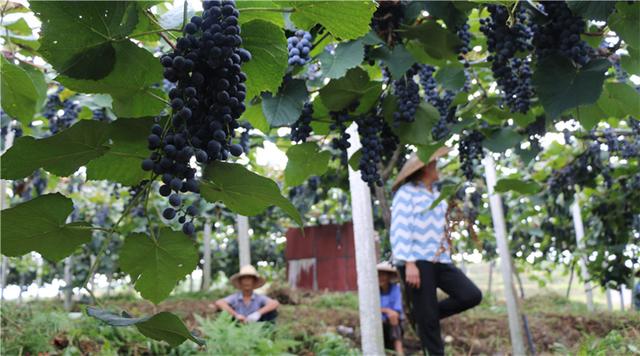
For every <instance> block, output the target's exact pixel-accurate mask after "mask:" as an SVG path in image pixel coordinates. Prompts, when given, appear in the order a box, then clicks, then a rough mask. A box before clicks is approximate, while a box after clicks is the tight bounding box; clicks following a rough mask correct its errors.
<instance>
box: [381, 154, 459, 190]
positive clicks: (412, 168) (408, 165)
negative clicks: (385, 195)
mask: <svg viewBox="0 0 640 356" xmlns="http://www.w3.org/2000/svg"><path fill="white" fill-rule="evenodd" d="M449 151H451V149H450V148H449V147H446V146H443V147H440V148H438V149H437V150H436V151H435V152H434V153H433V154H432V155H431V157H429V161H427V162H424V161H423V160H421V159H420V157H418V155H417V154H416V153H413V154H412V155H411V157H409V159H408V160H407V162H405V164H404V166H402V169H401V170H400V173H398V176H397V177H396V180H395V181H394V182H393V185H392V186H391V190H392V191H394V192H395V191H396V190H398V188H400V186H401V185H402V184H403V183H404V182H405V180H406V179H407V178H409V177H410V176H411V175H412V174H414V173H415V172H417V171H419V170H421V169H422V167H424V166H426V165H427V164H429V163H431V162H433V161H435V160H437V159H438V158H440V157H442V156H445V155H446V154H447V153H449Z"/></svg>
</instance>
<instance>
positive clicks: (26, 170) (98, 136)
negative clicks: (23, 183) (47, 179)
mask: <svg viewBox="0 0 640 356" xmlns="http://www.w3.org/2000/svg"><path fill="white" fill-rule="evenodd" d="M108 138H109V135H108V124H107V123H104V122H99V121H89V120H82V121H80V122H78V123H77V124H75V125H73V126H71V127H70V128H68V129H66V130H64V131H62V132H60V133H58V134H55V135H53V136H49V137H46V138H42V139H34V138H33V137H31V136H23V137H20V138H18V139H17V140H16V142H15V144H14V145H13V146H12V147H11V148H10V149H9V150H7V152H5V153H4V154H3V155H2V167H1V168H0V176H1V177H2V178H3V179H21V178H24V177H26V176H28V175H30V174H31V173H33V171H34V170H36V169H38V168H44V169H46V170H47V171H49V172H51V173H53V174H55V175H57V176H61V177H64V176H68V175H70V174H72V173H73V172H75V171H76V170H77V169H78V168H80V167H81V166H83V165H85V164H87V162H89V161H90V160H92V159H94V158H97V157H100V156H102V155H103V154H104V153H105V152H106V150H107V149H108V148H107V146H105V143H106V141H107V139H108Z"/></svg>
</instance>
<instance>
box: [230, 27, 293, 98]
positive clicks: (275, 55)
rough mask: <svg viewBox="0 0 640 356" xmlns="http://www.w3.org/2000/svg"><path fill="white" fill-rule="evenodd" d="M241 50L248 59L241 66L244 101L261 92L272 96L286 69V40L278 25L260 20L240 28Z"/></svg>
mask: <svg viewBox="0 0 640 356" xmlns="http://www.w3.org/2000/svg"><path fill="white" fill-rule="evenodd" d="M241 29H242V40H243V43H244V44H243V47H244V48H245V49H246V50H247V51H249V52H251V56H252V58H251V60H250V61H249V62H246V63H243V64H242V70H243V71H244V72H245V73H246V74H247V78H248V79H247V82H246V85H247V100H251V99H253V97H255V96H256V95H260V93H261V92H263V91H269V92H273V93H275V92H276V91H277V90H278V88H279V87H280V82H281V81H282V77H283V76H284V74H285V72H286V70H287V58H288V51H287V40H286V38H285V37H284V32H283V31H282V29H281V28H280V27H279V26H276V25H274V24H272V23H270V22H267V21H263V20H252V21H249V22H247V23H245V24H243V25H242V28H241Z"/></svg>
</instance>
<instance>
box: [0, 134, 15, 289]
mask: <svg viewBox="0 0 640 356" xmlns="http://www.w3.org/2000/svg"><path fill="white" fill-rule="evenodd" d="M14 135H15V133H14V131H13V130H9V132H7V135H6V136H5V139H4V150H2V154H4V152H5V151H6V150H8V149H9V148H10V147H11V145H12V144H13V138H14ZM8 205H9V204H7V182H6V181H5V180H4V179H0V211H1V210H4V209H6V208H8ZM0 257H1V258H2V270H1V271H0V289H1V291H0V300H4V288H5V287H6V281H7V275H8V273H9V259H8V257H6V256H0Z"/></svg>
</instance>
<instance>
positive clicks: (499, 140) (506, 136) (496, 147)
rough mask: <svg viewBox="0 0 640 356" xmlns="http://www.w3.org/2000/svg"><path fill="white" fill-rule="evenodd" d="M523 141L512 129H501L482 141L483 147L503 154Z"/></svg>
mask: <svg viewBox="0 0 640 356" xmlns="http://www.w3.org/2000/svg"><path fill="white" fill-rule="evenodd" d="M520 141H522V136H521V135H519V134H518V133H517V132H515V131H513V130H512V129H510V128H501V129H499V130H496V131H494V132H493V133H492V134H491V135H490V136H489V137H487V138H486V139H485V140H484V141H482V145H483V146H484V147H486V148H487V149H489V150H490V151H491V152H496V153H502V152H504V151H506V150H507V149H508V148H512V147H514V146H515V145H516V144H518V143H520Z"/></svg>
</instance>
